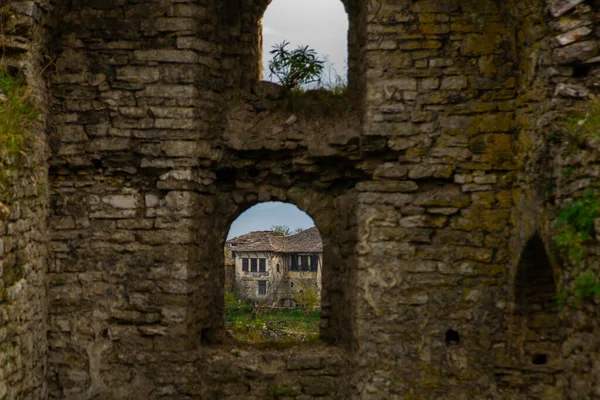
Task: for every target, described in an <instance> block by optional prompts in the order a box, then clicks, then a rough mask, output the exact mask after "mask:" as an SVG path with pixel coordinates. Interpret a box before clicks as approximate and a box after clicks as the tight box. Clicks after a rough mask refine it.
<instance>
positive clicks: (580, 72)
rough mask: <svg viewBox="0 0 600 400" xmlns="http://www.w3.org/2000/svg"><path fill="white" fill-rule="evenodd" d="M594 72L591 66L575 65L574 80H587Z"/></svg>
mask: <svg viewBox="0 0 600 400" xmlns="http://www.w3.org/2000/svg"><path fill="white" fill-rule="evenodd" d="M591 70H592V67H591V66H590V65H575V66H574V67H573V78H585V77H587V76H588V75H589V74H590V72H591Z"/></svg>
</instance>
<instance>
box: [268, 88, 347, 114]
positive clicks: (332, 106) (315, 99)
mask: <svg viewBox="0 0 600 400" xmlns="http://www.w3.org/2000/svg"><path fill="white" fill-rule="evenodd" d="M282 94H283V96H282V98H281V99H280V100H278V103H277V104H278V105H279V106H280V108H281V109H283V110H285V111H287V112H293V113H299V114H301V115H306V116H312V117H315V116H317V117H319V116H321V117H333V116H341V115H344V113H345V112H347V111H348V109H349V100H348V88H347V87H345V86H343V87H335V88H329V89H326V88H317V89H308V90H305V89H303V88H296V89H291V90H285V89H284V90H282Z"/></svg>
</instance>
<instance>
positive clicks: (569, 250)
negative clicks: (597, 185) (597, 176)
mask: <svg viewBox="0 0 600 400" xmlns="http://www.w3.org/2000/svg"><path fill="white" fill-rule="evenodd" d="M597 218H600V198H599V196H598V194H597V193H596V191H595V190H593V189H590V190H588V191H586V192H585V194H584V195H583V197H581V198H580V199H577V200H573V201H569V202H567V203H565V204H564V206H563V209H562V210H561V212H560V214H559V215H558V219H557V221H556V224H555V225H554V227H555V229H556V243H557V245H558V247H559V248H560V249H561V251H563V252H565V253H566V254H567V255H568V257H569V260H571V261H572V262H573V263H574V264H575V265H578V264H580V263H581V262H582V261H583V259H584V258H585V254H586V250H585V245H586V243H587V242H589V241H590V240H592V239H593V237H594V221H595V220H596V219H597Z"/></svg>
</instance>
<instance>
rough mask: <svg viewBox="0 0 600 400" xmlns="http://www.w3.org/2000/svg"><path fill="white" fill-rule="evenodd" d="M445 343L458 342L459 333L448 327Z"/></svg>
mask: <svg viewBox="0 0 600 400" xmlns="http://www.w3.org/2000/svg"><path fill="white" fill-rule="evenodd" d="M446 344H448V345H451V344H460V334H459V333H458V332H456V331H455V330H454V329H448V330H447V331H446Z"/></svg>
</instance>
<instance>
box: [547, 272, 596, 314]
mask: <svg viewBox="0 0 600 400" xmlns="http://www.w3.org/2000/svg"><path fill="white" fill-rule="evenodd" d="M595 297H600V280H599V279H598V278H596V274H595V272H594V271H593V270H587V271H585V272H584V273H582V274H580V275H578V276H577V277H576V278H575V280H574V287H573V290H567V289H565V288H559V290H558V293H557V295H556V296H555V300H556V306H557V308H558V309H559V310H562V309H563V308H564V307H565V306H566V305H567V303H568V302H569V299H571V298H572V299H573V305H575V306H579V305H580V304H581V303H583V302H585V301H588V300H592V299H594V298H595Z"/></svg>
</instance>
